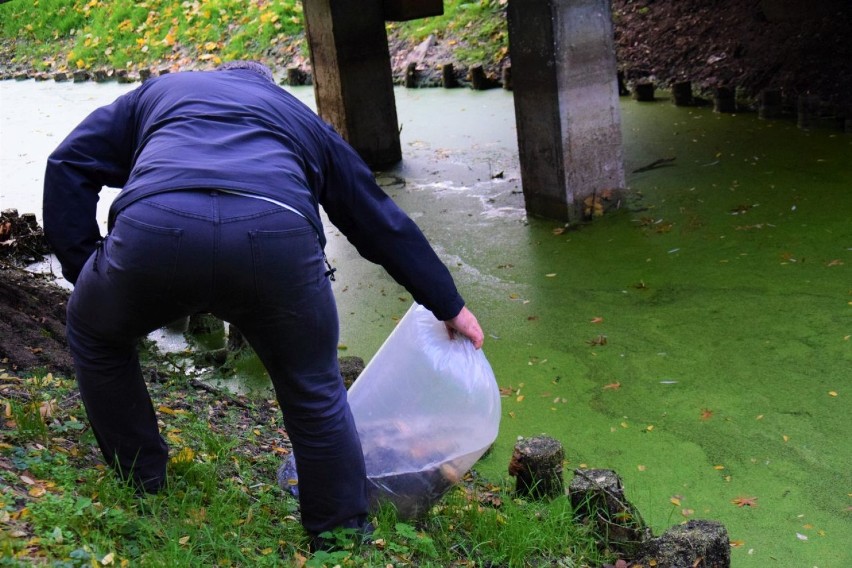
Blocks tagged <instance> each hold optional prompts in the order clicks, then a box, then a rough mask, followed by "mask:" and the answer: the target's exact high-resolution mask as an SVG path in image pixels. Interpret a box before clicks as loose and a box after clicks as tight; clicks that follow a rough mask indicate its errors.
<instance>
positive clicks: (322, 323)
mask: <svg viewBox="0 0 852 568" xmlns="http://www.w3.org/2000/svg"><path fill="white" fill-rule="evenodd" d="M194 313H212V314H214V315H216V316H217V317H219V318H221V319H222V320H225V321H227V322H230V323H232V324H233V325H235V326H236V327H237V328H238V329H239V330H240V331H241V332H242V333H243V335H245V337H246V339H247V340H248V342H249V343H250V344H251V346H252V347H253V348H254V350H255V352H256V353H257V355H258V357H259V358H260V360H261V361H262V362H263V364H264V366H265V367H266V369H267V371H268V372H269V375H270V377H271V378H272V384H273V386H274V387H275V392H276V396H277V398H278V402H279V404H280V405H281V409H282V411H283V416H284V425H285V428H286V429H287V433H288V434H289V436H290V440H291V442H292V444H293V449H294V452H295V454H296V456H297V464H298V475H299V498H300V502H301V510H302V523H303V525H304V527H305V528H306V529H307V530H308V532H310V533H314V534H318V533H320V532H322V531H325V530H329V529H332V528H334V527H338V526H347V527H354V526H359V525H360V524H361V523H362V522H363V521H364V519H365V518H366V513H367V489H366V475H365V471H364V458H363V455H362V453H361V444H360V440H359V438H358V434H357V432H356V430H355V425H354V422H353V420H352V414H351V412H350V410H349V405H348V403H347V401H346V390H345V388H344V386H343V381H342V379H341V376H340V371H339V369H338V364H337V344H338V331H339V330H338V319H337V308H336V306H335V302H334V296H333V295H332V291H331V285H330V283H329V280H328V277H327V276H326V275H325V264H324V260H323V254H322V250H321V248H320V245H319V241H318V239H317V235H316V232H315V230H314V229H313V228H312V227H311V225H310V224H309V223H308V222H307V221H306V220H304V219H303V218H302V217H300V216H298V215H296V214H295V213H292V212H290V211H288V210H286V209H284V208H282V207H280V206H278V205H275V204H272V203H267V202H265V201H261V200H258V199H253V198H249V197H243V196H235V195H230V194H224V193H221V192H216V191H206V192H202V191H194V192H187V191H180V192H171V193H164V194H160V195H157V196H153V197H149V198H146V199H145V200H142V201H139V202H137V203H135V204H133V205H130V206H129V207H127V208H126V209H125V210H124V211H123V212H121V213H120V214H119V215H118V218H117V219H116V221H115V227H114V228H113V230H112V231H111V233H110V234H109V236H108V237H107V238H106V239H105V240H104V242H103V243H102V245H101V246H100V247H99V248H98V250H97V251H96V252H95V254H93V255H92V257H91V258H89V260H88V262H87V263H86V266H85V267H84V269H83V272H82V273H81V275H80V277H79V279H78V281H77V283H76V286H75V288H74V292H73V294H72V295H71V298H70V300H69V303H68V324H67V332H68V342H69V345H70V347H71V352H72V354H73V356H74V363H75V369H76V372H77V381H78V383H79V387H80V394H81V396H82V399H83V403H84V405H85V407H86V412H87V414H88V417H89V421H90V422H91V425H92V429H93V430H94V433H95V436H96V438H97V441H98V444H99V446H100V448H101V451H102V452H103V455H104V458H105V459H106V461H107V462H108V463H109V464H110V465H112V466H113V467H114V468H115V469H117V470H118V471H119V472H120V474H121V475H122V476H124V477H126V478H128V479H130V480H132V481H133V482H135V483H136V484H137V485H139V486H141V487H142V488H143V489H145V490H147V491H156V490H157V489H159V488H160V487H161V486H162V484H163V483H164V482H165V475H166V462H167V461H168V449H167V446H166V443H165V441H164V440H163V438H162V437H161V436H160V433H159V430H158V428H157V420H156V415H155V413H154V408H153V406H152V403H151V399H150V396H149V394H148V389H147V387H146V386H145V382H144V381H143V379H142V375H141V372H140V368H139V360H138V355H137V350H136V345H137V341H138V340H139V338H140V337H143V336H145V335H146V334H148V333H150V332H151V331H153V330H155V329H157V328H159V327H162V326H163V325H165V324H167V323H169V322H171V321H174V320H176V319H179V318H181V317H183V316H187V315H190V314H194ZM270 481H273V480H270Z"/></svg>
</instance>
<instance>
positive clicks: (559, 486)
mask: <svg viewBox="0 0 852 568" xmlns="http://www.w3.org/2000/svg"><path fill="white" fill-rule="evenodd" d="M564 460H565V450H564V449H563V448H562V444H561V443H560V442H559V441H558V440H554V439H553V438H550V437H548V436H537V437H534V438H525V439H522V440H520V441H519V442H518V443H517V444H515V450H514V452H513V453H512V459H511V461H510V462H509V475H511V476H512V477H515V478H516V482H515V492H516V493H517V495H518V496H519V497H532V498H534V499H544V498H552V497H559V496H562V495H564V494H565V485H564V482H563V480H562V462H563V461H564Z"/></svg>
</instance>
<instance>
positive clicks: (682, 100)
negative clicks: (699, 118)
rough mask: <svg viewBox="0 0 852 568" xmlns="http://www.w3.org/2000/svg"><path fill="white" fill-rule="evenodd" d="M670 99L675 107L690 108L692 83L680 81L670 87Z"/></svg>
mask: <svg viewBox="0 0 852 568" xmlns="http://www.w3.org/2000/svg"><path fill="white" fill-rule="evenodd" d="M672 98H673V99H674V104H675V106H690V105H692V103H693V102H694V101H693V98H692V82H691V81H680V82H678V83H675V84H674V85H672Z"/></svg>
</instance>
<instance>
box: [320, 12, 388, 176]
mask: <svg viewBox="0 0 852 568" xmlns="http://www.w3.org/2000/svg"><path fill="white" fill-rule="evenodd" d="M303 9H304V14H305V29H306V31H307V37H308V44H309V46H310V50H311V66H312V68H313V73H314V85H315V93H316V102H317V112H318V113H319V115H320V116H321V117H322V118H323V119H324V120H325V121H326V122H328V123H329V124H331V125H332V126H333V127H334V128H335V129H336V130H337V132H338V133H340V135H341V136H343V138H344V139H346V141H347V142H349V143H350V144H351V145H352V146H353V147H354V148H355V150H356V151H357V152H358V153H359V154H360V155H361V157H362V158H364V160H365V161H366V162H367V163H368V164H369V165H370V166H372V167H376V168H378V167H382V166H388V165H391V164H394V163H396V162H398V161H400V160H401V159H402V149H401V147H400V143H399V124H398V120H397V114H396V102H395V100H394V95H393V75H392V73H391V64H390V53H389V51H388V40H387V33H386V32H385V18H384V12H383V3H382V0H363V1H361V2H334V1H333V0H311V1H310V2H304V3H303Z"/></svg>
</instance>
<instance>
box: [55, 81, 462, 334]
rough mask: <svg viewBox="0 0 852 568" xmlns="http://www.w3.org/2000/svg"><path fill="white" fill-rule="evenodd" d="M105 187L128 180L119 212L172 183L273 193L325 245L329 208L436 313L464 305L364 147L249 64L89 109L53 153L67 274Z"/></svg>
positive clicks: (77, 266) (88, 239)
mask: <svg viewBox="0 0 852 568" xmlns="http://www.w3.org/2000/svg"><path fill="white" fill-rule="evenodd" d="M104 186H108V187H115V188H122V191H121V193H120V194H119V195H118V196H117V197H116V199H115V200H114V201H113V203H112V205H111V207H110V220H112V219H114V218H115V215H116V214H117V213H118V212H119V211H120V210H121V209H122V208H123V207H126V206H127V205H129V204H130V203H132V202H134V201H136V200H138V199H139V198H141V197H144V196H146V195H151V194H154V193H159V192H164V191H178V190H191V189H209V188H221V189H232V190H240V191H245V192H249V193H252V194H255V195H260V196H265V197H269V198H272V199H275V200H277V201H281V202H283V203H286V204H288V205H290V206H292V207H293V208H295V209H296V210H298V211H299V212H300V213H302V214H303V215H304V216H305V217H306V218H307V219H308V220H309V221H310V222H311V224H313V225H314V227H315V228H316V229H317V234H318V236H319V238H320V240H321V241H323V245H324V244H325V242H324V241H325V237H324V235H323V230H322V224H321V221H320V213H319V206H320V205H322V207H323V209H324V210H325V212H326V214H327V215H328V218H329V220H330V221H331V222H332V223H333V224H334V225H335V226H336V227H337V228H338V229H340V231H341V232H342V233H343V234H344V235H345V236H346V237H347V239H349V241H350V242H351V243H352V244H353V245H354V246H355V248H356V249H357V250H358V252H359V253H360V254H361V255H362V256H363V257H364V258H366V259H368V260H370V261H372V262H375V263H377V264H380V265H381V266H382V267H384V268H385V270H387V271H388V273H389V274H390V275H391V276H392V277H393V278H394V279H395V280H396V281H397V282H398V283H399V284H401V285H402V286H404V287H405V288H406V289H407V290H408V291H409V292H410V293H411V295H412V296H413V297H414V300H415V301H416V302H418V303H420V304H422V305H423V306H425V307H426V308H428V309H429V310H430V311H432V312H433V313H434V314H435V316H436V317H437V318H438V319H441V320H447V319H451V318H453V317H454V316H456V315H457V314H458V312H459V311H460V310H461V308H462V306H463V305H464V302H463V300H462V298H461V296H460V295H459V293H458V291H457V289H456V287H455V284H454V283H453V279H452V277H451V275H450V273H449V271H448V270H447V268H446V267H445V266H444V265H443V263H441V261H440V259H439V258H438V257H437V255H436V254H435V252H434V251H433V250H432V247H431V246H430V245H429V243H428V241H427V240H426V238H425V237H424V236H423V234H422V232H421V231H420V229H419V228H418V227H417V225H416V224H415V223H414V222H413V221H412V220H411V219H410V218H409V217H408V216H407V215H406V214H405V213H404V212H403V211H402V210H401V209H400V208H399V207H398V206H397V205H396V204H395V203H394V202H393V200H392V199H390V197H388V196H387V195H386V194H385V193H384V192H383V191H382V190H381V188H380V187H379V186H378V185H377V184H376V182H375V178H374V176H373V173H372V172H371V171H370V169H369V167H368V166H367V165H366V164H365V163H364V161H363V160H361V158H360V157H359V156H358V155H357V154H356V153H355V151H354V150H353V149H352V148H351V147H350V146H349V145H348V144H347V143H346V142H345V141H344V140H343V139H342V138H340V136H338V135H337V133H335V132H334V131H333V130H332V129H331V128H330V127H329V126H328V125H327V124H325V123H324V122H323V121H322V120H321V119H320V118H319V117H318V116H317V115H316V114H315V113H314V112H313V111H312V110H311V109H310V108H308V107H307V106H305V105H304V104H302V103H301V102H300V101H299V100H298V99H296V98H295V97H293V96H292V95H291V94H290V93H288V92H287V91H285V90H283V89H281V88H280V87H278V86H276V85H275V84H274V83H272V82H270V81H268V80H267V79H265V78H264V77H262V76H261V75H259V74H258V73H256V72H254V71H251V70H247V69H233V70H227V71H224V70H218V71H205V72H183V73H174V74H168V75H163V76H161V77H158V78H156V79H152V80H150V81H147V82H145V83H143V84H142V85H141V86H140V87H138V88H136V89H134V90H133V91H131V92H130V93H127V94H125V95H123V96H121V97H119V98H118V99H117V100H116V101H115V102H113V103H112V104H110V105H107V106H104V107H101V108H99V109H97V110H95V111H94V112H92V113H91V114H90V115H89V116H88V117H87V118H85V119H84V120H83V122H81V123H80V124H79V125H78V126H77V127H76V128H75V129H74V130H73V131H72V132H71V133H70V134H69V135H68V137H67V138H65V140H64V141H63V142H62V143H61V144H60V145H59V147H58V148H57V149H56V150H55V151H54V152H53V153H52V154H51V155H50V157H49V158H48V161H47V169H46V173H45V180H44V212H43V213H44V219H43V221H44V228H45V234H46V236H47V238H48V240H49V242H50V243H51V245H52V246H53V248H54V251H55V252H56V255H57V257H58V258H59V261H60V263H61V264H62V272H63V275H64V276H65V277H66V278H67V279H68V280H69V281H70V282H75V281H76V279H77V276H78V275H79V273H80V270H81V269H82V267H83V264H84V263H85V262H86V260H87V259H88V257H89V256H90V255H91V254H92V253H93V252H94V250H95V248H96V247H97V243H98V241H99V240H100V239H101V235H100V231H99V229H98V224H97V220H96V210H97V201H98V193H99V192H100V190H101V189H102V188H103V187H104ZM110 227H111V221H110Z"/></svg>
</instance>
